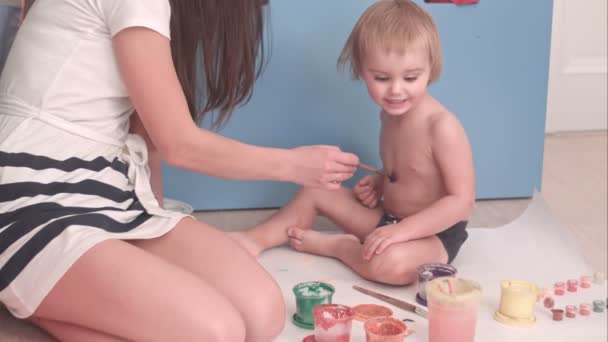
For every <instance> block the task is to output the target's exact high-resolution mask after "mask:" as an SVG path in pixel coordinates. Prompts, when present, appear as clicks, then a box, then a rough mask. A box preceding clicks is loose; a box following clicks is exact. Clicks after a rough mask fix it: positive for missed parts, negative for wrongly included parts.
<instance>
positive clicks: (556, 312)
mask: <svg viewBox="0 0 608 342" xmlns="http://www.w3.org/2000/svg"><path fill="white" fill-rule="evenodd" d="M551 313H553V320H554V321H561V320H563V319H564V310H562V309H553V310H551Z"/></svg>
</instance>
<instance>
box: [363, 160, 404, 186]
mask: <svg viewBox="0 0 608 342" xmlns="http://www.w3.org/2000/svg"><path fill="white" fill-rule="evenodd" d="M359 167H360V168H362V169H364V170H367V171H369V172H373V173H376V174H379V175H380V176H382V177H385V176H386V177H388V180H389V181H390V182H391V183H395V182H396V181H397V177H395V175H394V174H390V175H387V174H386V173H384V172H383V171H381V170H378V169H376V168H375V167H373V166H369V165H367V164H363V163H359Z"/></svg>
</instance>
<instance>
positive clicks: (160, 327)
mask: <svg viewBox="0 0 608 342" xmlns="http://www.w3.org/2000/svg"><path fill="white" fill-rule="evenodd" d="M183 221H184V220H182V222H183ZM180 224H181V222H180ZM37 320H38V322H40V321H42V322H43V324H41V327H42V328H43V329H44V328H45V326H47V327H49V325H48V323H45V322H48V321H58V322H64V323H67V324H70V325H74V326H78V327H82V328H85V329H91V330H94V331H99V332H102V333H104V334H107V335H111V336H117V337H119V338H122V339H125V340H132V341H244V340H245V325H244V321H243V318H242V316H241V314H240V312H239V311H238V309H237V308H236V307H235V306H234V305H233V304H232V302H231V301H230V300H229V299H228V298H226V297H225V296H224V295H223V294H222V293H220V292H219V291H218V290H217V289H216V288H215V287H213V286H212V285H210V284H209V283H208V282H206V281H204V280H203V279H201V278H200V277H199V276H197V275H195V274H193V273H191V272H188V271H186V270H184V269H182V268H180V267H178V266H175V265H174V264H172V263H170V262H168V261H166V260H164V259H162V258H159V257H158V256H155V255H153V254H151V253H149V252H146V251H144V250H142V249H141V248H137V247H135V246H133V245H131V244H129V243H127V242H124V241H117V240H109V241H104V242H101V243H99V244H97V245H96V246H95V247H93V248H92V249H90V250H89V251H87V252H86V253H85V254H84V255H83V256H81V257H80V258H79V259H78V260H77V261H76V262H75V263H74V265H72V267H71V268H70V269H69V270H68V271H67V273H66V274H64V276H63V277H62V278H61V279H60V280H59V282H58V283H57V284H56V285H55V287H54V288H53V289H52V290H51V291H50V292H49V294H48V295H47V296H46V298H45V299H44V300H43V301H42V303H41V304H40V306H39V307H38V309H37V310H36V312H35V313H34V322H36V321H37ZM49 332H51V333H53V327H50V331H49ZM55 332H56V333H60V331H55Z"/></svg>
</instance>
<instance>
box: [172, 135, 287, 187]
mask: <svg viewBox="0 0 608 342" xmlns="http://www.w3.org/2000/svg"><path fill="white" fill-rule="evenodd" d="M291 154H292V153H291V152H290V151H289V150H284V149H278V148H269V147H259V146H254V145H249V144H245V143H241V142H239V141H236V140H233V139H229V138H226V137H223V136H221V135H219V134H216V133H214V132H211V131H208V130H205V129H199V128H194V129H192V130H189V132H184V134H181V135H180V137H177V138H176V139H175V141H174V143H173V144H171V146H170V147H169V148H167V149H165V150H164V151H162V156H163V159H164V160H165V161H166V162H167V163H169V164H170V165H172V166H175V167H178V168H183V169H187V170H190V171H194V172H198V173H203V174H207V175H209V176H213V177H219V178H225V179H237V180H273V181H292V180H291V179H289V176H288V175H290V174H291V172H290V170H289V169H290V167H291V163H290V162H291V160H292V159H291Z"/></svg>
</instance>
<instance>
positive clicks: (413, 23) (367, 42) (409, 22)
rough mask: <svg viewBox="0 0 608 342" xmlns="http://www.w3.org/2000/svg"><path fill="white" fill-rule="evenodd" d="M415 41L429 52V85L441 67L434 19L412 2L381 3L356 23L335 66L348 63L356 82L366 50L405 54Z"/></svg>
mask: <svg viewBox="0 0 608 342" xmlns="http://www.w3.org/2000/svg"><path fill="white" fill-rule="evenodd" d="M418 42H421V43H423V44H424V45H425V46H426V48H427V49H428V55H429V62H430V65H431V74H430V78H429V83H431V82H433V81H435V80H437V79H438V78H439V75H440V74H441V67H442V58H441V43H440V40H439V32H438V31H437V27H436V26H435V22H434V21H433V18H431V16H430V15H429V14H428V13H427V12H426V11H425V10H424V9H422V8H421V7H420V6H418V5H417V4H416V3H414V2H413V1H411V0H380V1H378V2H376V3H375V4H373V5H372V6H370V7H369V8H368V9H367V10H366V11H365V12H364V13H363V15H362V16H361V18H359V21H357V24H356V25H355V27H354V28H353V30H352V32H351V34H350V36H349V37H348V40H347V41H346V44H345V45H344V48H343V49H342V52H341V53H340V57H339V58H338V67H339V68H340V69H343V68H344V67H345V66H346V64H350V72H351V75H352V77H353V78H354V79H359V78H360V72H361V65H362V59H363V58H364V57H365V54H366V53H367V52H368V51H370V50H372V49H377V48H383V49H399V52H405V50H406V47H407V46H409V45H412V44H414V43H418Z"/></svg>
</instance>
